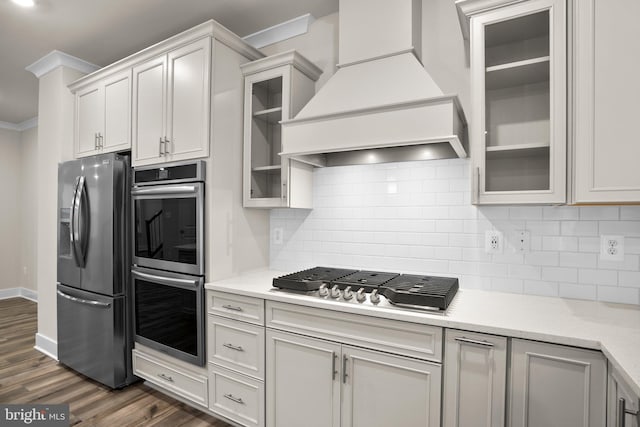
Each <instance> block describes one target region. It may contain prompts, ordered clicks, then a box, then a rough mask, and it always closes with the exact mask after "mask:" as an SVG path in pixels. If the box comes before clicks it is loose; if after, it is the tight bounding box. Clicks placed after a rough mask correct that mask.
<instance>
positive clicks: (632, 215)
mask: <svg viewBox="0 0 640 427" xmlns="http://www.w3.org/2000/svg"><path fill="white" fill-rule="evenodd" d="M620 219H622V220H625V221H640V206H622V207H621V208H620Z"/></svg>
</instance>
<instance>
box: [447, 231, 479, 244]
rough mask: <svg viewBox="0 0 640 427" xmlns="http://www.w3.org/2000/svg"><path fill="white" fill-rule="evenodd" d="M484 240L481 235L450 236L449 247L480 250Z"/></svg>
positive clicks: (454, 234) (452, 234)
mask: <svg viewBox="0 0 640 427" xmlns="http://www.w3.org/2000/svg"><path fill="white" fill-rule="evenodd" d="M483 241H484V240H483V239H482V237H481V235H480V234H456V233H451V234H449V245H451V246H455V247H461V248H479V247H480V246H482V243H483Z"/></svg>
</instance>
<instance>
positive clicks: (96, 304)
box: [57, 289, 111, 308]
mask: <svg viewBox="0 0 640 427" xmlns="http://www.w3.org/2000/svg"><path fill="white" fill-rule="evenodd" d="M57 292H58V295H60V296H61V297H62V298H66V299H68V300H69V301H73V302H78V303H80V304H86V305H91V306H94V307H100V308H109V307H111V304H109V303H107V302H100V301H93V300H88V299H84V298H77V297H73V296H71V295H68V294H65V293H64V292H62V291H61V290H60V289H58V290H57Z"/></svg>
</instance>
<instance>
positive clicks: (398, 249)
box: [384, 245, 411, 258]
mask: <svg viewBox="0 0 640 427" xmlns="http://www.w3.org/2000/svg"><path fill="white" fill-rule="evenodd" d="M384 248H385V249H384V255H385V256H387V257H393V258H408V257H409V254H410V253H411V246H407V245H385V247H384Z"/></svg>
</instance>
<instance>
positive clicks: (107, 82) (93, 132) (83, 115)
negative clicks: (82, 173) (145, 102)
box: [74, 69, 131, 157]
mask: <svg viewBox="0 0 640 427" xmlns="http://www.w3.org/2000/svg"><path fill="white" fill-rule="evenodd" d="M75 99H76V103H75V126H74V141H75V143H74V152H75V157H85V156H90V155H94V154H99V153H108V152H112V151H121V150H128V149H129V148H131V70H130V69H127V70H124V71H121V72H117V73H115V74H112V75H109V76H107V77H105V78H104V79H101V80H99V81H97V82H94V83H92V84H89V85H87V86H84V87H80V88H79V89H77V90H76V92H75Z"/></svg>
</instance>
